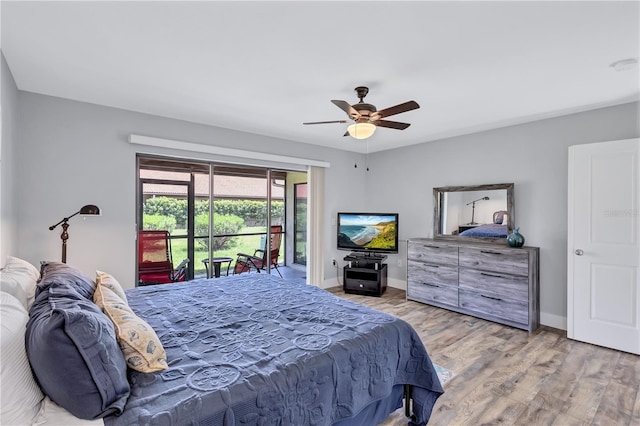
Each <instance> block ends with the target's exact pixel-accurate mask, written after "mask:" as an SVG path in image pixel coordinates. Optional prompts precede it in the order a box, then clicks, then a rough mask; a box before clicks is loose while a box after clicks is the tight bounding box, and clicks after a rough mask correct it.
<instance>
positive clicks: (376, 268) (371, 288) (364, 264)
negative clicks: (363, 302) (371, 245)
mask: <svg viewBox="0 0 640 426" xmlns="http://www.w3.org/2000/svg"><path fill="white" fill-rule="evenodd" d="M386 258H387V256H380V255H375V256H372V255H363V254H360V253H351V254H349V255H348V256H345V257H344V260H346V261H347V262H349V263H348V264H347V265H346V266H345V267H344V271H343V286H342V287H343V290H344V292H345V293H349V294H361V295H365V296H382V294H383V293H384V292H385V290H386V289H387V265H386V264H385V263H382V261H384V260H385V259H386Z"/></svg>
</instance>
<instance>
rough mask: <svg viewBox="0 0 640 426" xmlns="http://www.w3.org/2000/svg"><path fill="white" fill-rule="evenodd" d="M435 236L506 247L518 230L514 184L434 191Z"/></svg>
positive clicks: (458, 187) (454, 187) (447, 188)
mask: <svg viewBox="0 0 640 426" xmlns="http://www.w3.org/2000/svg"><path fill="white" fill-rule="evenodd" d="M433 198H434V209H435V210H434V214H433V236H434V238H436V239H455V240H465V241H481V242H491V243H498V244H506V240H507V238H506V237H507V235H509V234H510V233H511V232H512V231H513V229H514V228H515V211H514V208H513V183H497V184H489V185H473V186H445V187H440V188H433Z"/></svg>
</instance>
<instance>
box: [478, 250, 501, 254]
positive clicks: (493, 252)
mask: <svg viewBox="0 0 640 426" xmlns="http://www.w3.org/2000/svg"><path fill="white" fill-rule="evenodd" d="M480 253H486V254H502V253H498V252H496V251H487V250H480Z"/></svg>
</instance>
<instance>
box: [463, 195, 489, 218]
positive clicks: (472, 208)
mask: <svg viewBox="0 0 640 426" xmlns="http://www.w3.org/2000/svg"><path fill="white" fill-rule="evenodd" d="M488 199H489V197H482V198H478V199H477V200H474V201H471V202H469V203H467V206H468V205H469V204H471V222H469V223H468V224H467V225H477V223H476V222H475V221H474V219H475V218H474V217H475V215H476V203H477V202H478V201H481V200H488Z"/></svg>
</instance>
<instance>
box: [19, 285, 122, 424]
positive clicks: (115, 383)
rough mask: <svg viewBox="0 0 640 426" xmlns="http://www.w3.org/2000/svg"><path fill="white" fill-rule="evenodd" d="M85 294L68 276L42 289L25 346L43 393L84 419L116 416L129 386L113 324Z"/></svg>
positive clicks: (32, 312)
mask: <svg viewBox="0 0 640 426" xmlns="http://www.w3.org/2000/svg"><path fill="white" fill-rule="evenodd" d="M72 275H73V274H72ZM85 290H86V288H84V286H83V285H78V283H76V282H75V281H74V278H73V277H61V276H58V279H56V280H53V281H51V282H48V283H47V285H46V286H43V287H42V288H41V289H40V293H39V294H38V296H37V297H36V301H35V302H34V304H33V306H32V307H31V310H30V311H29V322H28V323H27V330H26V335H25V344H26V349H27V356H28V357H29V362H30V364H31V369H32V370H33V372H34V375H35V377H36V379H37V381H38V384H39V385H40V387H41V388H42V390H43V391H44V393H45V394H47V395H48V396H49V397H50V398H51V399H52V400H53V401H54V402H55V403H57V404H58V405H60V406H61V407H64V408H66V409H67V410H68V411H70V412H71V413H72V414H73V415H75V416H76V417H79V418H81V419H87V420H88V419H95V418H98V417H104V416H108V415H111V414H115V415H118V414H121V413H122V411H123V409H124V406H125V404H126V402H127V399H128V397H129V392H130V387H129V383H128V381H127V366H126V363H125V360H124V356H123V355H122V351H121V350H120V347H119V346H118V342H117V340H116V335H115V331H114V329H113V324H112V322H111V321H110V320H109V318H108V317H107V316H106V315H104V314H103V313H102V311H101V310H100V308H98V307H97V306H96V305H95V304H94V303H93V302H92V301H90V300H87V299H86V297H85V294H86V291H85Z"/></svg>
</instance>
